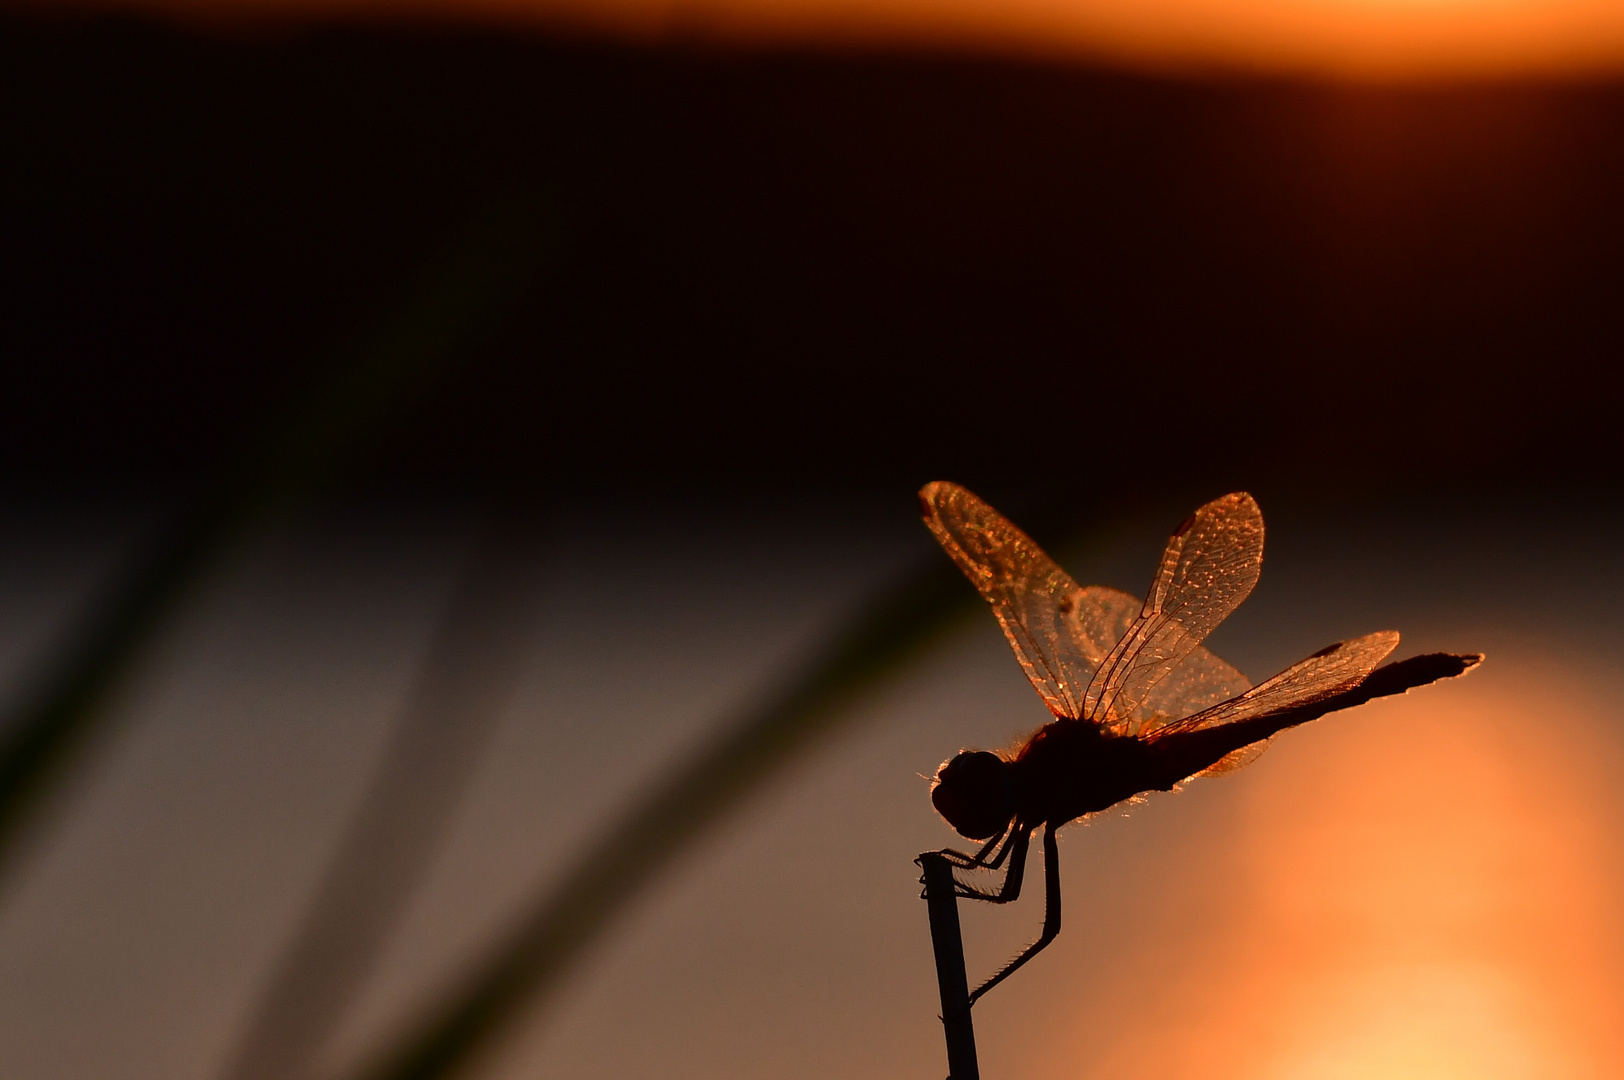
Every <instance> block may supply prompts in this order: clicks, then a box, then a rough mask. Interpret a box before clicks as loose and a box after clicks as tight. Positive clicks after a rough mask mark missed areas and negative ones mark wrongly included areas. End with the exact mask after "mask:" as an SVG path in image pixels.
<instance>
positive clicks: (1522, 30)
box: [115, 0, 1624, 78]
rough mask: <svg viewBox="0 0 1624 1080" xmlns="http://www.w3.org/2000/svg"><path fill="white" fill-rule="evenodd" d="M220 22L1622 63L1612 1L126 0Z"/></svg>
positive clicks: (1403, 70) (1344, 71) (1418, 61)
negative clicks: (423, 22)
mask: <svg viewBox="0 0 1624 1080" xmlns="http://www.w3.org/2000/svg"><path fill="white" fill-rule="evenodd" d="M115 5H116V6H128V7H134V8H138V9H145V10H150V11H155V12H165V13H170V14H178V15H181V16H184V17H188V18H202V19H205V20H208V21H216V20H222V19H223V20H227V21H230V20H232V19H235V18H248V19H258V18H271V19H288V18H292V19H329V18H342V19H353V18H362V19H384V20H388V19H398V18H412V19H417V18H428V19H433V20H445V19H452V20H456V21H468V22H475V23H491V22H494V23H496V24H498V25H511V26H520V27H522V26H526V25H531V26H555V27H556V26H573V27H577V28H579V29H583V30H587V31H589V32H607V33H610V34H613V35H628V36H631V37H633V38H638V39H645V38H654V39H663V38H668V37H675V38H678V39H683V40H697V41H716V42H721V43H734V44H742V45H770V46H784V45H814V46H816V45H819V44H822V45H831V44H832V45H839V46H852V45H857V46H864V45H868V46H873V45H880V46H903V47H907V46H926V47H930V46H940V47H946V48H950V49H954V50H962V49H971V50H978V51H979V50H990V51H993V52H998V53H1014V54H1027V55H1039V56H1044V57H1048V58H1052V59H1054V58H1058V59H1065V58H1074V59H1076V58H1081V59H1095V60H1107V61H1114V62H1117V63H1125V64H1129V65H1132V66H1139V67H1148V68H1152V69H1161V70H1182V69H1190V68H1194V69H1204V68H1218V69H1220V70H1223V69H1229V70H1239V71H1278V72H1297V73H1304V74H1312V73H1319V74H1333V75H1339V76H1348V77H1357V78H1394V77H1397V78H1411V77H1440V76H1473V77H1481V76H1489V75H1506V74H1523V75H1527V74H1544V75H1576V74H1577V75H1583V74H1594V73H1601V72H1607V71H1612V70H1617V69H1619V68H1621V67H1624V5H1621V4H1618V3H1615V2H1613V0H1142V2H1137V3H1118V2H1115V0H1005V2H999V3H989V2H984V0H129V2H126V3H116V0H115Z"/></svg>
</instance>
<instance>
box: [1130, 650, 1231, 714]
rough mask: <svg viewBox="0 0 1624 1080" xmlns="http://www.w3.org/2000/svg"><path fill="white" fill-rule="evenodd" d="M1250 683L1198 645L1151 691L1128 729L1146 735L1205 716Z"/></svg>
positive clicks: (1141, 703) (1135, 711)
mask: <svg viewBox="0 0 1624 1080" xmlns="http://www.w3.org/2000/svg"><path fill="white" fill-rule="evenodd" d="M1251 687H1252V680H1250V679H1248V678H1247V677H1246V676H1245V675H1242V674H1241V673H1240V671H1239V670H1238V669H1236V668H1235V667H1234V666H1233V665H1231V664H1229V663H1227V662H1225V661H1224V660H1222V659H1220V658H1219V657H1218V656H1217V655H1216V654H1214V653H1213V652H1211V651H1210V650H1209V649H1207V648H1206V647H1204V646H1201V645H1197V646H1196V647H1195V648H1194V649H1191V650H1190V654H1189V655H1188V656H1186V657H1185V658H1184V659H1183V660H1181V661H1180V662H1179V663H1178V665H1177V666H1176V667H1174V668H1173V670H1172V671H1170V672H1169V673H1168V674H1167V676H1166V677H1165V678H1163V679H1162V680H1161V681H1160V682H1158V683H1156V684H1155V685H1154V686H1152V687H1151V688H1150V691H1149V692H1148V693H1147V694H1146V695H1145V698H1144V700H1143V701H1141V702H1140V703H1139V706H1138V708H1136V709H1135V710H1134V712H1133V715H1132V716H1130V717H1129V718H1128V721H1129V727H1130V728H1131V729H1132V730H1133V731H1135V732H1136V733H1138V734H1140V735H1147V734H1149V733H1150V732H1152V731H1156V730H1158V729H1160V728H1162V727H1164V726H1166V725H1167V724H1169V723H1172V722H1173V721H1175V720H1178V719H1180V718H1181V717H1186V716H1192V715H1194V714H1195V713H1199V712H1204V711H1206V710H1207V709H1210V708H1212V707H1213V706H1214V705H1217V704H1220V703H1222V702H1225V701H1228V700H1230V699H1231V698H1235V697H1239V696H1240V695H1242V694H1244V693H1246V691H1247V690H1249V689H1251Z"/></svg>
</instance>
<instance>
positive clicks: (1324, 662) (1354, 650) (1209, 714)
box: [1158, 630, 1398, 771]
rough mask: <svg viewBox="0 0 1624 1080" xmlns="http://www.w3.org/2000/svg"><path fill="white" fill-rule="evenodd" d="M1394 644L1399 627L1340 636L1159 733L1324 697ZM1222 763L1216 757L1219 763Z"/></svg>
mask: <svg viewBox="0 0 1624 1080" xmlns="http://www.w3.org/2000/svg"><path fill="white" fill-rule="evenodd" d="M1397 647H1398V633H1397V631H1394V630H1380V631H1377V632H1376V633H1374V634H1366V635H1365V636H1364V637H1358V638H1354V639H1353V640H1352V641H1343V642H1339V643H1337V644H1335V645H1332V646H1331V647H1330V648H1327V649H1321V650H1320V651H1319V652H1317V653H1315V654H1314V655H1313V656H1310V657H1309V658H1308V659H1307V660H1304V661H1302V662H1300V663H1297V664H1293V665H1292V666H1291V667H1289V668H1287V669H1286V670H1285V671H1282V672H1281V673H1280V674H1278V675H1276V676H1275V677H1274V678H1272V679H1270V680H1268V681H1267V682H1263V683H1259V684H1258V685H1257V686H1255V687H1253V688H1252V689H1251V690H1248V691H1247V692H1246V693H1244V694H1242V695H1241V696H1240V697H1237V698H1233V699H1231V700H1229V701H1225V702H1222V703H1220V704H1218V705H1214V706H1213V707H1212V708H1210V709H1207V710H1205V711H1203V712H1199V713H1196V714H1195V715H1194V716H1189V717H1186V718H1185V719H1183V720H1178V721H1175V722H1173V723H1170V724H1167V725H1164V726H1163V727H1162V728H1161V729H1160V730H1159V731H1158V734H1162V735H1170V734H1175V733H1177V732H1181V731H1199V730H1201V729H1202V728H1209V727H1215V726H1217V725H1218V724H1233V723H1235V722H1236V721H1239V720H1250V719H1251V718H1252V717H1254V716H1264V715H1266V714H1268V713H1273V712H1279V711H1280V710H1282V709H1289V708H1293V707H1295V706H1299V705H1311V704H1314V703H1315V702H1318V701H1324V700H1325V699H1326V698H1329V697H1334V696H1335V695H1337V694H1340V693H1342V692H1343V691H1344V690H1351V689H1353V688H1354V687H1355V686H1358V685H1359V684H1360V683H1362V682H1364V681H1365V677H1366V676H1368V675H1369V674H1370V673H1371V672H1372V671H1374V670H1376V665H1377V664H1379V663H1381V662H1382V661H1383V660H1385V659H1387V655H1388V654H1389V653H1391V652H1392V651H1393V650H1394V649H1395V648H1397ZM1231 756H1233V755H1231ZM1226 760H1227V759H1226ZM1222 764H1223V762H1219V765H1222ZM1217 767H1218V766H1214V767H1213V768H1214V769H1216V768H1217ZM1209 771H1210V770H1209Z"/></svg>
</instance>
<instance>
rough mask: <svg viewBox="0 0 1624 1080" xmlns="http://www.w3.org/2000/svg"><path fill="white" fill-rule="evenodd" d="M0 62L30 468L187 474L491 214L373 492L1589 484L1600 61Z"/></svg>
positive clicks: (4, 205) (399, 58)
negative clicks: (1159, 74) (1101, 65)
mask: <svg viewBox="0 0 1624 1080" xmlns="http://www.w3.org/2000/svg"><path fill="white" fill-rule="evenodd" d="M0 50H3V55H0V80H3V83H0V85H3V90H0V102H3V104H0V109H3V110H4V113H3V116H0V125H3V127H4V130H5V131H6V132H7V136H6V139H7V144H8V151H7V159H8V165H7V168H6V169H5V170H4V176H3V179H0V183H3V184H4V195H3V197H0V267H3V270H0V277H3V279H4V281H5V282H6V283H7V284H6V287H5V289H4V296H3V299H0V327H3V329H0V335H3V341H0V349H3V351H4V354H5V356H6V358H7V359H6V364H5V370H4V374H3V375H0V379H3V385H0V457H3V460H4V461H5V465H4V466H3V469H4V475H5V478H6V479H7V480H9V481H10V482H12V483H16V484H22V485H24V486H25V487H34V486H36V485H38V484H41V483H45V484H57V483H59V482H63V481H66V482H69V483H71V484H86V485H95V486H102V485H108V484H112V485H126V484H132V483H133V484H136V485H139V486H149V485H159V486H168V485H172V484H175V483H178V482H184V483H190V482H191V481H194V480H197V479H199V478H201V477H203V476H205V475H207V474H208V472H209V470H210V469H212V468H214V467H215V466H216V465H217V464H218V462H219V461H221V460H223V459H225V458H227V457H229V456H230V453H231V452H233V451H234V449H235V448H236V447H238V446H240V445H242V444H243V443H244V442H245V441H246V440H247V439H248V438H249V435H250V433H252V432H254V431H256V430H258V429H259V427H261V426H262V425H264V424H265V423H266V422H267V420H268V418H270V417H273V416H275V415H277V413H278V411H279V410H285V409H286V408H287V407H288V406H287V403H288V402H289V401H293V400H297V399H298V398H299V397H300V395H301V394H303V393H305V388H306V387H308V386H309V385H311V384H312V383H313V381H314V380H316V379H317V378H318V377H319V375H320V373H321V371H322V370H324V368H328V367H331V366H332V365H333V364H334V362H335V361H334V357H335V356H337V355H340V353H341V351H342V349H343V347H344V343H345V342H348V341H351V340H353V339H354V338H355V337H356V335H357V334H359V333H363V332H364V329H365V328H366V327H367V326H369V325H373V324H375V323H376V322H377V320H378V319H379V318H380V314H379V313H380V312H387V311H390V310H394V309H396V308H398V307H399V305H400V304H402V303H403V302H404V301H403V300H402V297H410V296H411V295H414V294H412V292H411V289H412V282H413V281H414V280H417V279H418V277H419V276H420V275H421V274H422V273H423V268H424V267H426V266H427V267H432V266H434V265H436V259H440V258H442V254H441V253H443V252H445V251H446V250H447V249H448V248H449V247H450V246H451V245H453V244H454V243H455V241H456V237H458V236H459V235H462V234H464V233H466V232H467V230H468V229H469V228H470V225H469V223H470V222H473V221H477V220H480V216H481V215H482V214H489V213H490V212H491V207H493V206H497V207H503V206H510V205H512V204H513V203H515V202H517V203H519V204H522V205H523V206H524V207H525V208H526V210H527V212H528V213H530V214H531V216H532V217H539V218H540V219H541V220H543V221H544V227H542V228H541V234H544V239H543V240H541V241H538V242H537V245H536V248H535V250H534V251H533V252H531V254H532V255H533V256H534V259H533V262H535V263H536V264H538V265H539V268H537V269H535V270H534V272H529V271H527V276H525V277H524V278H523V285H522V288H521V289H520V290H519V292H518V293H517V295H516V298H515V299H512V300H511V302H508V303H507V304H506V306H500V305H499V308H500V314H499V317H493V318H491V319H489V320H488V321H487V323H485V324H482V326H485V327H487V329H488V332H481V333H480V334H477V335H474V336H473V337H471V338H470V339H469V342H468V343H465V345H466V347H464V348H463V349H462V350H461V352H460V353H459V357H460V358H459V360H458V362H457V363H455V364H453V365H451V369H450V371H449V373H448V374H443V375H442V377H441V378H440V379H439V381H438V382H435V383H433V384H432V389H431V392H429V393H428V394H426V395H424V396H422V397H420V398H417V399H414V403H413V404H411V406H410V408H407V409H405V410H404V412H403V413H402V416H403V417H404V419H403V420H401V421H400V422H398V423H396V424H395V425H394V426H393V427H391V428H390V429H389V430H390V431H391V434H390V435H389V436H388V437H387V440H386V446H387V450H386V452H385V454H384V456H383V457H382V458H381V459H380V460H379V462H378V464H376V465H375V466H374V467H375V468H378V469H381V470H382V472H383V473H384V474H385V475H388V476H391V477H394V478H397V479H404V480H406V481H408V482H410V483H414V484H415V483H429V484H434V485H451V486H458V485H465V484H467V483H469V482H471V481H475V480H478V479H479V478H484V477H490V476H493V475H501V476H505V477H519V478H521V479H523V480H524V481H526V482H529V481H531V480H534V479H537V478H540V479H543V480H556V479H557V478H559V477H564V478H584V479H586V480H588V481H590V482H597V481H599V480H601V479H609V480H619V479H625V478H630V477H635V478H639V479H643V478H661V477H670V476H681V477H690V478H691V477H705V478H722V479H724V480H726V479H743V480H745V481H747V482H750V483H757V482H767V483H779V482H783V481H794V482H801V481H811V482H815V483H818V484H835V485H854V484H855V485H859V486H874V485H884V486H886V487H888V488H889V487H890V486H893V485H906V486H912V485H915V484H917V482H919V481H920V480H921V479H925V478H929V477H932V476H938V475H947V476H953V477H957V478H960V479H963V480H966V481H967V482H971V483H973V484H974V483H979V484H982V485H991V486H993V487H995V488H1001V489H1005V490H1013V489H1015V488H1029V487H1031V486H1034V485H1036V486H1041V485H1044V484H1052V483H1054V482H1056V480H1057V479H1059V478H1065V481H1066V482H1067V483H1068V485H1070V486H1072V487H1074V488H1076V489H1078V490H1086V491H1089V492H1092V493H1095V494H1098V495H1104V496H1111V495H1115V494H1123V493H1129V492H1132V491H1134V490H1137V489H1139V488H1142V487H1144V486H1147V485H1148V486H1152V487H1158V488H1163V489H1165V488H1167V487H1169V486H1178V487H1180V488H1181V489H1186V488H1187V489H1188V490H1190V491H1192V492H1194V493H1198V494H1201V495H1206V494H1210V492H1211V491H1212V490H1222V488H1223V487H1225V486H1239V484H1241V483H1246V484H1251V485H1253V486H1258V485H1263V486H1265V487H1267V486H1268V485H1270V484H1273V485H1274V486H1275V487H1276V488H1278V489H1280V490H1282V491H1285V490H1289V491H1293V492H1299V493H1302V494H1304V496H1305V497H1311V496H1312V494H1313V493H1319V494H1324V495H1331V496H1333V497H1334V496H1339V495H1341V494H1345V493H1357V494H1362V495H1365V496H1372V495H1376V494H1382V493H1391V494H1400V495H1409V496H1421V497H1432V496H1434V495H1436V494H1438V493H1440V492H1443V491H1447V490H1460V489H1462V488H1463V487H1465V488H1468V489H1470V490H1471V491H1473V492H1475V493H1478V494H1499V493H1504V492H1507V491H1516V490H1522V489H1532V488H1547V487H1552V486H1556V487H1561V488H1564V489H1577V490H1585V489H1589V488H1593V486H1594V485H1595V484H1596V483H1597V482H1602V481H1605V480H1608V479H1610V478H1614V477H1616V472H1617V467H1616V465H1615V464H1614V462H1615V460H1616V458H1617V455H1616V454H1615V453H1613V452H1612V447H1613V434H1612V431H1611V420H1610V418H1611V416H1612V415H1613V412H1614V408H1615V405H1614V403H1615V401H1616V398H1617V389H1618V382H1619V376H1618V375H1617V374H1616V367H1615V363H1614V361H1615V360H1616V358H1617V357H1618V356H1619V355H1620V353H1621V345H1624V326H1621V322H1620V315H1619V306H1618V300H1617V297H1618V296H1619V293H1620V287H1621V285H1624V209H1621V208H1620V207H1621V204H1620V201H1619V199H1618V197H1617V193H1618V192H1619V191H1621V190H1624V85H1616V84H1604V83H1596V84H1586V85H1579V84H1573V85H1560V86H1559V85H1538V84H1533V83H1523V84H1515V85H1510V84H1505V85H1502V84H1481V85H1453V86H1451V85H1436V86H1412V87H1385V88H1381V87H1358V86H1337V85H1330V84H1327V85H1314V84H1309V83H1294V82H1288V81H1268V80H1252V81H1248V80H1239V79H1229V80H1208V81H1200V80H1188V79H1186V80H1174V79H1163V78H1152V77H1148V76H1139V75H1129V74H1122V73H1116V72H1111V71H1106V70H1094V69H1089V68H1084V67H1064V66H1034V65H1022V64H1018V63H1015V62H1012V61H994V60H987V59H977V58H972V57H967V56H957V57H955V56H930V55H924V54H903V53H883V52H868V53H853V54H847V55H835V54H815V53H810V52H809V53H795V52H777V53H762V54H748V53H729V52H716V51H707V50H704V49H700V48H686V47H671V48H646V47H629V46H621V45H610V44H603V43H592V42H587V41H582V40H564V39H551V38H547V37H542V36H523V35H513V34H506V35H497V34H495V33H482V32H477V31H474V30H465V29H455V28H449V27H446V28H440V29H431V28H424V27H419V28H416V29H384V28H376V27H373V28H361V27H352V28H335V27H327V28H320V29H305V30H293V29H288V30H283V31H280V32H277V33H275V34H264V35H260V36H253V35H249V36H241V35H239V36H225V35H217V36H210V35H209V34H206V33H195V32H192V31H185V30H181V29H176V28H169V27H163V26H158V25H148V24H143V23H139V22H131V21H118V20H110V19H92V18H40V17H34V16H29V15H25V14H19V13H16V12H15V11H14V12H12V13H10V14H7V15H5V16H4V32H3V33H0ZM526 265H527V266H528V265H530V264H529V263H527V264H526Z"/></svg>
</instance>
